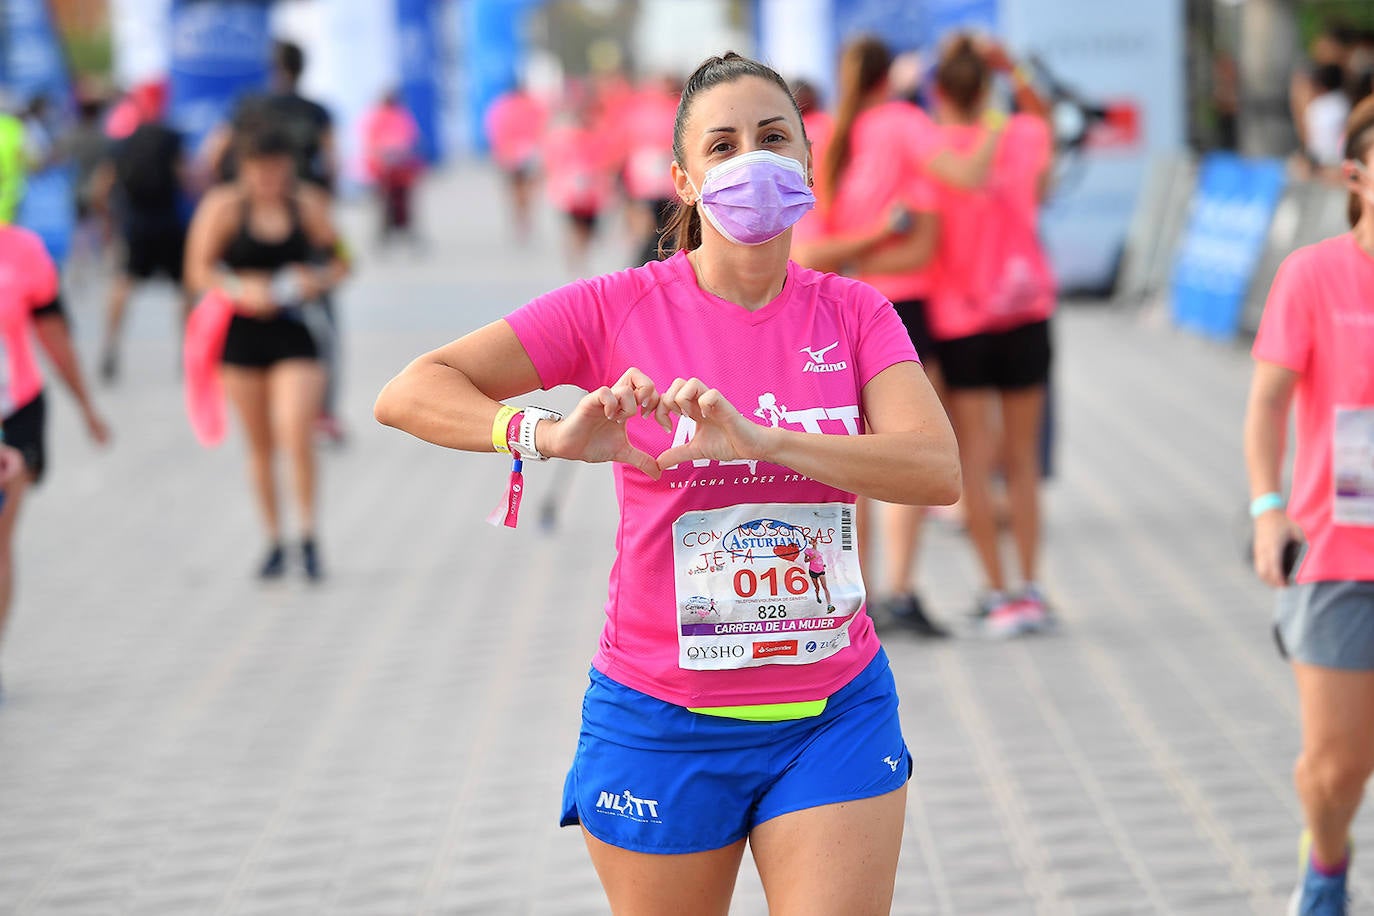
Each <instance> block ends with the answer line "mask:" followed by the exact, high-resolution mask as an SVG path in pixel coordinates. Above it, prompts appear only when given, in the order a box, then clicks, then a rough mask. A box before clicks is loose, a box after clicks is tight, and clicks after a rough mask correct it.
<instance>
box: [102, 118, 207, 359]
mask: <svg viewBox="0 0 1374 916" xmlns="http://www.w3.org/2000/svg"><path fill="white" fill-rule="evenodd" d="M153 114H154V115H155V116H153V117H150V118H149V120H147V121H146V122H145V123H143V124H140V125H139V126H138V128H137V129H136V130H135V131H134V132H133V133H132V134H130V135H129V137H127V138H126V139H124V140H122V141H121V142H120V143H119V144H117V145H116V146H115V147H114V151H113V157H112V162H111V163H110V164H109V165H108V166H107V167H106V172H105V176H106V177H105V181H106V182H107V183H108V184H109V186H110V187H111V189H112V194H113V197H114V201H113V205H114V210H115V213H116V214H117V217H118V225H119V229H120V234H121V235H122V237H123V240H124V268H123V270H122V271H121V272H120V274H119V276H118V277H116V278H115V280H114V282H113V283H112V284H111V285H110V299H109V305H108V311H107V313H106V320H105V341H104V345H103V347H102V352H101V359H100V375H101V378H102V379H103V380H104V381H105V382H107V383H109V382H113V381H114V380H115V379H116V378H117V377H118V375H119V338H120V333H121V330H122V328H123V325H124V313H125V310H126V309H127V308H128V304H129V297H130V296H131V295H132V293H133V290H134V287H136V286H138V285H141V284H143V283H146V282H148V281H149V280H152V279H154V278H156V277H157V276H158V275H159V274H160V275H162V276H164V277H166V278H167V279H168V280H170V281H171V282H172V283H173V284H174V285H175V286H176V287H177V289H178V290H180V289H181V273H182V258H183V255H184V252H185V247H186V220H185V217H184V216H183V211H182V204H183V195H184V193H185V187H186V174H185V162H184V159H183V155H182V146H181V135H180V134H178V133H176V131H174V130H172V129H171V128H169V127H167V126H166V125H164V124H163V123H161V120H160V113H153ZM181 304H182V310H181V315H179V316H178V318H179V324H178V327H180V321H184V320H185V316H186V315H187V314H188V313H189V312H190V300H189V299H186V298H185V297H183V298H182V303H181Z"/></svg>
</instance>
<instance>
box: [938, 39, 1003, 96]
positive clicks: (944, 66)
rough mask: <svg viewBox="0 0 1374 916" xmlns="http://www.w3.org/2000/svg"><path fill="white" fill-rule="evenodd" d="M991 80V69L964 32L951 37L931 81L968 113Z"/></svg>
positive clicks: (973, 42) (976, 46)
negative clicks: (951, 39)
mask: <svg viewBox="0 0 1374 916" xmlns="http://www.w3.org/2000/svg"><path fill="white" fill-rule="evenodd" d="M991 81H992V70H991V68H989V67H988V62H987V60H986V59H985V58H984V57H983V55H982V53H981V52H980V51H979V50H978V44H977V42H975V41H974V39H973V36H972V35H970V34H968V33H967V32H965V33H962V34H960V35H958V36H956V37H955V38H954V40H953V41H952V42H951V43H950V45H949V46H948V47H947V48H946V49H945V52H944V53H943V54H941V55H940V63H939V65H938V66H937V67H936V68H935V84H936V85H937V86H939V87H940V92H941V93H942V94H943V95H944V97H945V98H946V99H948V100H949V102H950V104H952V105H953V106H954V107H955V108H957V109H958V110H959V112H960V113H961V114H964V115H972V114H974V113H975V109H976V108H977V107H978V103H979V102H980V101H982V98H983V93H984V92H986V91H987V88H988V84H989V83H990V82H991Z"/></svg>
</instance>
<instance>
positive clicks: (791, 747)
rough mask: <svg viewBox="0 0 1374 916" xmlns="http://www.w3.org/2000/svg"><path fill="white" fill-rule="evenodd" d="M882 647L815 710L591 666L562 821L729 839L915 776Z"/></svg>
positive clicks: (687, 845) (644, 847)
mask: <svg viewBox="0 0 1374 916" xmlns="http://www.w3.org/2000/svg"><path fill="white" fill-rule="evenodd" d="M911 770H912V762H911V754H910V752H909V751H908V750H907V747H906V742H905V741H903V740H902V727H901V722H900V721H899V720H898V718H897V690H896V684H895V683H894V681H893V679H892V671H891V669H890V668H889V667H888V662H887V654H886V653H885V652H883V651H882V650H881V649H879V650H878V654H877V656H876V657H874V659H873V661H872V662H870V663H869V664H868V666H867V667H865V668H864V670H863V671H861V672H860V673H859V675H858V676H857V677H855V678H854V680H852V681H850V682H849V683H848V684H846V685H845V686H844V687H843V688H841V689H840V691H839V692H838V693H836V694H834V695H833V696H831V697H830V701H829V702H828V703H827V704H826V708H825V711H824V712H822V713H821V714H820V715H819V716H813V717H811V718H807V719H792V720H789V721H785V722H748V721H744V720H741V719H726V718H721V717H719V716H708V715H702V714H700V713H694V712H690V711H688V710H687V709H685V708H683V707H681V706H675V705H673V704H672V703H665V702H664V701H662V700H658V699H655V698H654V697H651V696H648V695H646V694H643V693H640V692H639V691H638V690H634V689H632V688H630V687H626V686H625V685H624V684H620V683H617V682H616V681H613V680H611V679H610V678H608V677H606V675H604V674H602V673H601V672H599V671H597V670H596V669H592V672H591V684H590V686H588V688H587V694H586V696H585V698H584V699H583V701H582V733H581V736H580V737H579V738H578V742H577V755H576V757H574V759H573V765H572V769H571V770H570V771H569V772H568V779H567V782H566V783H565V784H564V787H563V817H562V820H561V822H560V823H561V824H562V826H564V827H569V826H572V825H574V824H579V823H580V824H582V825H583V826H584V827H585V828H586V829H587V831H588V832H589V833H591V835H592V836H594V837H596V838H597V839H598V840H601V841H602V842H604V843H609V844H611V845H612V846H618V847H620V848H621V849H629V850H633V851H635V852H647V853H686V852H705V851H706V850H710V849H720V848H721V847H723V846H729V845H730V844H731V843H734V842H736V841H737V840H740V839H743V838H744V837H746V836H748V835H749V831H751V830H752V829H753V828H754V827H755V826H756V825H758V824H761V823H763V822H764V821H766V820H769V819H771V818H775V817H777V816H778V815H780V814H787V813H789V812H792V811H800V810H802V809H803V808H814V807H816V806H818V805H830V804H835V803H837V802H844V801H853V800H855V799H859V798H872V797H874V796H877V795H885V794H886V793H888V792H892V791H895V790H896V789H899V788H901V787H902V786H903V785H904V784H905V783H906V781H907V780H908V779H910V778H911Z"/></svg>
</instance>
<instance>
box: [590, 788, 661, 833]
mask: <svg viewBox="0 0 1374 916" xmlns="http://www.w3.org/2000/svg"><path fill="white" fill-rule="evenodd" d="M596 810H597V811H600V812H601V813H602V814H613V815H615V816H617V817H628V818H629V819H630V820H632V821H638V822H639V823H641V824H661V823H663V821H662V820H661V819H660V818H659V816H658V801H657V800H655V799H652V798H636V797H635V796H634V795H633V794H632V793H631V792H630V790H629V789H626V790H625V791H624V792H621V793H620V794H619V795H615V794H612V793H610V792H602V793H601V794H600V795H599V796H598V797H597V799H596Z"/></svg>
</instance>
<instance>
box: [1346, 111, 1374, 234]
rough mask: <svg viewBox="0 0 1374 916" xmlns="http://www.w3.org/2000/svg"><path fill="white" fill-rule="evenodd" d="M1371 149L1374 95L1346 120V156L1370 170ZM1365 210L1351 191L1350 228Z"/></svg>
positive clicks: (1347, 213) (1373, 124)
mask: <svg viewBox="0 0 1374 916" xmlns="http://www.w3.org/2000/svg"><path fill="white" fill-rule="evenodd" d="M1370 149H1374V96H1371V97H1370V98H1367V99H1365V100H1364V101H1362V102H1360V104H1358V105H1356V106H1355V108H1354V109H1353V110H1352V111H1351V112H1350V117H1349V118H1347V119H1346V121H1345V150H1344V153H1345V158H1346V159H1353V160H1354V161H1356V162H1358V163H1360V164H1361V165H1363V166H1364V167H1365V169H1366V170H1368V169H1369V151H1370ZM1363 212H1364V208H1363V206H1362V205H1361V204H1360V196H1359V195H1358V194H1356V193H1355V192H1353V191H1352V192H1350V199H1349V200H1348V201H1347V202H1346V205H1345V213H1346V217H1347V218H1348V219H1349V220H1350V228H1352V229H1353V228H1355V224H1356V223H1358V222H1359V221H1360V215H1361V213H1363Z"/></svg>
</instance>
